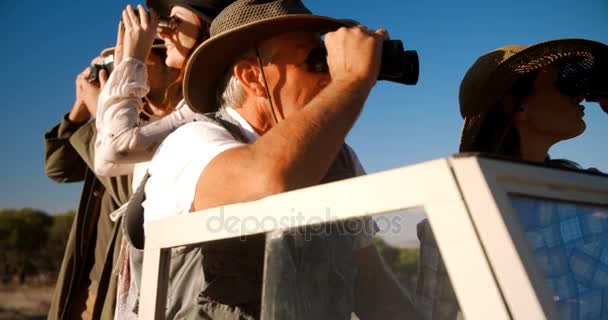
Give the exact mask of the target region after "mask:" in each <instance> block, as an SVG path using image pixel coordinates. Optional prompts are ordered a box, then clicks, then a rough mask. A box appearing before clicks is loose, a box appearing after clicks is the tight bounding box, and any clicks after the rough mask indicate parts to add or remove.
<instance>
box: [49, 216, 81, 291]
mask: <svg viewBox="0 0 608 320" xmlns="http://www.w3.org/2000/svg"><path fill="white" fill-rule="evenodd" d="M75 215H76V213H75V212H74V211H67V212H65V213H61V214H56V215H54V216H53V224H52V225H51V227H50V229H49V237H48V241H47V242H46V245H45V246H44V248H43V250H42V252H41V256H42V257H43V259H42V262H43V263H44V266H43V267H44V270H46V271H48V272H49V273H50V276H51V277H52V278H53V279H54V278H55V275H56V273H57V272H58V271H59V267H60V265H61V260H62V259H63V253H64V251H65V245H66V243H67V240H68V236H69V234H70V229H71V228H72V223H73V221H74V216H75Z"/></svg>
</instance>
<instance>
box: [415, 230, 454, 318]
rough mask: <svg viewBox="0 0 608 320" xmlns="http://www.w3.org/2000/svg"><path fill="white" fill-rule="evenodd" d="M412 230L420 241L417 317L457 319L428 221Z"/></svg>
mask: <svg viewBox="0 0 608 320" xmlns="http://www.w3.org/2000/svg"><path fill="white" fill-rule="evenodd" d="M416 229H417V235H418V239H419V240H420V257H419V259H418V280H417V283H416V295H415V305H416V308H417V309H418V313H419V315H420V317H421V318H422V319H424V320H439V319H441V320H447V319H459V318H461V317H462V316H460V317H459V315H460V308H459V306H458V300H457V299H456V295H455V294H454V289H453V288H452V283H451V282H450V277H449V276H448V273H447V271H446V269H445V264H444V263H443V259H442V258H441V255H440V254H439V248H437V242H436V241H435V236H434V235H433V230H432V229H431V225H430V223H429V221H428V219H424V220H422V221H421V222H420V223H418V225H417V226H416Z"/></svg>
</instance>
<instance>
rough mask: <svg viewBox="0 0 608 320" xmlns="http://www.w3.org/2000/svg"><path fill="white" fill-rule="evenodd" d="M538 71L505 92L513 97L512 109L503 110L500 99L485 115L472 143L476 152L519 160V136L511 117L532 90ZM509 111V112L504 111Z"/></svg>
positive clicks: (523, 77)
mask: <svg viewBox="0 0 608 320" xmlns="http://www.w3.org/2000/svg"><path fill="white" fill-rule="evenodd" d="M537 75H538V70H537V71H533V72H531V73H528V74H526V75H524V76H522V77H521V78H519V79H518V80H517V81H516V82H515V83H514V84H513V86H512V87H511V89H510V90H509V91H508V92H507V95H511V96H512V97H513V106H512V108H505V106H504V105H503V99H502V98H501V99H500V100H499V101H498V102H497V103H496V104H495V105H493V106H492V107H491V108H490V109H489V111H488V113H487V114H486V116H485V118H484V121H483V124H482V125H481V129H480V130H479V133H478V135H477V138H476V139H475V141H474V143H473V150H474V151H476V152H484V153H492V154H498V155H503V156H510V157H516V158H519V157H520V156H521V152H520V151H521V150H520V136H519V132H518V131H517V128H515V126H514V125H513V116H514V113H515V112H518V111H519V110H520V108H521V105H522V103H523V101H524V99H525V98H526V97H527V96H529V95H530V94H531V93H532V91H533V90H534V80H535V79H536V77H537ZM506 109H511V110H512V111H511V112H507V111H505V110H506Z"/></svg>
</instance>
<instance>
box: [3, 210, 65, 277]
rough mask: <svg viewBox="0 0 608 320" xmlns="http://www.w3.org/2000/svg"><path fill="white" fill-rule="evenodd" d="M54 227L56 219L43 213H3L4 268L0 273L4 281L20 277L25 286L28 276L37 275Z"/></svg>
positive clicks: (30, 211)
mask: <svg viewBox="0 0 608 320" xmlns="http://www.w3.org/2000/svg"><path fill="white" fill-rule="evenodd" d="M52 224H53V218H52V217H51V216H49V215H48V214H47V213H46V212H43V211H40V210H36V209H31V208H25V209H20V210H12V209H4V210H0V251H2V262H0V264H3V265H2V266H1V267H0V272H2V273H3V275H2V279H3V280H6V279H10V278H11V276H14V275H18V276H19V279H20V280H21V281H22V282H24V281H25V279H26V278H27V276H29V275H32V274H36V273H38V271H39V266H40V264H41V263H40V262H41V261H40V253H41V249H42V248H43V247H44V244H45V243H46V241H47V239H48V235H49V227H50V226H51V225H52ZM6 273H9V274H6Z"/></svg>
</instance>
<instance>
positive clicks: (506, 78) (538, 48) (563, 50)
mask: <svg viewBox="0 0 608 320" xmlns="http://www.w3.org/2000/svg"><path fill="white" fill-rule="evenodd" d="M606 50H608V47H607V46H606V45H605V44H603V43H601V42H597V41H592V40H586V39H560V40H552V41H547V42H541V43H538V44H534V45H531V46H529V47H527V48H526V49H523V50H522V51H520V52H518V53H516V54H514V55H513V56H511V57H510V58H508V59H506V60H505V61H503V62H502V63H501V64H500V65H499V66H498V68H496V70H495V71H494V72H493V73H492V74H491V75H490V76H489V77H488V80H487V81H486V83H485V85H484V86H483V89H482V90H480V93H479V94H480V95H482V98H481V99H479V100H478V104H479V106H478V107H477V108H472V109H473V110H480V113H479V114H475V115H466V116H465V117H464V125H463V128H462V134H461V137H460V152H472V151H476V150H473V145H474V142H475V140H476V139H477V135H478V134H479V130H480V129H481V126H482V124H483V122H484V120H485V116H486V115H487V113H488V111H489V108H491V107H492V106H494V105H496V103H497V102H498V101H500V99H502V98H503V97H504V95H505V94H506V93H507V92H508V91H509V90H510V89H511V88H512V87H513V85H514V84H515V82H516V81H517V80H518V79H520V78H521V77H522V76H525V75H527V74H529V73H530V72H533V71H535V70H540V69H542V68H545V67H547V66H549V65H552V64H554V63H557V62H561V61H568V60H585V59H598V58H599V57H600V56H602V55H605V54H606Z"/></svg>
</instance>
